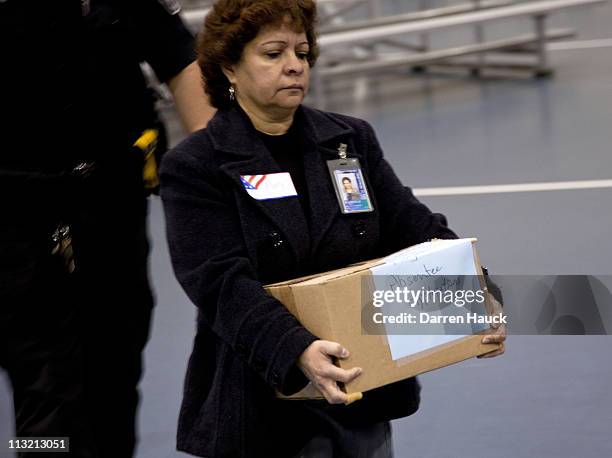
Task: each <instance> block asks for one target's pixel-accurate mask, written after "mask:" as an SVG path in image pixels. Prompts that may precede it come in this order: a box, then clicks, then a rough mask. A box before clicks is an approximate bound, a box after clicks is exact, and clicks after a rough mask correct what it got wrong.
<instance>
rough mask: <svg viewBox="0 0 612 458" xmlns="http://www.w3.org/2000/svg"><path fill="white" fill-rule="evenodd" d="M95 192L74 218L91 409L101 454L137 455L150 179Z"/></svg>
mask: <svg viewBox="0 0 612 458" xmlns="http://www.w3.org/2000/svg"><path fill="white" fill-rule="evenodd" d="M133 183H134V184H135V185H139V186H138V187H134V188H133V189H131V188H129V187H126V188H125V189H121V188H120V189H115V190H107V192H105V193H103V194H98V193H95V194H93V197H92V198H90V200H89V201H88V202H87V205H83V206H82V209H81V211H80V213H79V218H78V219H77V220H76V222H75V224H74V250H75V253H77V256H76V263H77V272H76V273H75V280H76V282H77V284H78V287H77V290H78V293H79V300H80V301H81V304H80V309H81V326H82V330H83V335H82V340H83V342H84V353H85V355H86V358H85V385H84V386H85V398H86V410H87V413H88V416H89V420H90V424H91V427H92V430H93V434H94V442H95V444H96V448H97V451H98V453H99V456H100V457H101V458H107V457H109V458H110V457H112V458H123V457H126V458H129V457H131V456H132V455H133V453H134V448H135V444H136V414H137V406H138V402H139V392H138V389H137V386H138V383H139V380H140V378H141V374H142V352H143V350H144V346H145V344H146V342H147V340H148V336H149V328H150V322H151V312H152V307H153V297H152V294H151V289H150V285H149V280H148V263H147V259H148V252H149V245H148V241H147V233H146V216H147V202H146V200H145V198H144V196H143V195H142V185H141V184H140V182H139V181H136V180H134V181H133Z"/></svg>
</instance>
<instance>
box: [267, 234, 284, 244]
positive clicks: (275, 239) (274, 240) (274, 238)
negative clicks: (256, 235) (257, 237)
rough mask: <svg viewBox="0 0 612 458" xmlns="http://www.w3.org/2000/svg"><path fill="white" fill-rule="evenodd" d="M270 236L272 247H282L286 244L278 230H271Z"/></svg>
mask: <svg viewBox="0 0 612 458" xmlns="http://www.w3.org/2000/svg"><path fill="white" fill-rule="evenodd" d="M268 236H269V238H270V244H271V245H272V248H281V247H282V246H283V245H284V244H285V241H284V240H283V238H282V237H281V235H280V234H279V233H278V232H277V231H272V232H270V234H268Z"/></svg>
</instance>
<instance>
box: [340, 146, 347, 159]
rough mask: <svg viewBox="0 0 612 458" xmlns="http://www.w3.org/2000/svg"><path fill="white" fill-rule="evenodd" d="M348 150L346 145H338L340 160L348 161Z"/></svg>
mask: <svg viewBox="0 0 612 458" xmlns="http://www.w3.org/2000/svg"><path fill="white" fill-rule="evenodd" d="M346 148H347V145H346V143H340V145H338V156H340V159H346Z"/></svg>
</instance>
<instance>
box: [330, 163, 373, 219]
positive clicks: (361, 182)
mask: <svg viewBox="0 0 612 458" xmlns="http://www.w3.org/2000/svg"><path fill="white" fill-rule="evenodd" d="M327 168H328V169H329V173H330V175H331V179H332V183H333V184H334V189H335V190H336V197H337V198H338V203H339V204H340V211H341V212H342V213H344V214H350V213H365V212H371V211H374V206H373V205H372V201H371V199H370V195H369V193H368V188H367V186H366V182H365V179H364V178H363V173H362V171H361V165H359V159H357V158H346V159H335V160H331V161H327Z"/></svg>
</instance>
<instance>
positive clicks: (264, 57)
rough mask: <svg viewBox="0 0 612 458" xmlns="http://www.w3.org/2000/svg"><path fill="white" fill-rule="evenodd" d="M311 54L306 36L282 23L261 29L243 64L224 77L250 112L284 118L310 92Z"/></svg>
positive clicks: (246, 52)
mask: <svg viewBox="0 0 612 458" xmlns="http://www.w3.org/2000/svg"><path fill="white" fill-rule="evenodd" d="M308 51H309V46H308V41H307V39H306V34H304V33H297V32H294V31H293V30H291V29H290V28H289V27H288V25H287V23H283V25H281V26H280V27H274V28H264V29H262V30H261V31H260V32H259V34H258V35H257V36H256V37H255V38H254V39H253V40H252V41H250V42H249V43H248V44H247V45H246V46H245V48H244V50H243V52H242V57H241V58H240V61H239V62H238V63H237V64H235V65H233V66H232V67H231V68H230V69H225V70H224V73H225V75H226V76H227V78H228V79H229V81H230V82H231V83H232V84H233V86H234V89H235V91H236V97H237V99H238V102H239V103H240V104H241V105H242V107H243V108H244V109H245V110H246V111H247V112H249V111H257V112H259V113H262V114H264V115H268V116H274V115H279V116H283V115H286V113H287V112H293V111H295V109H296V108H297V107H298V106H299V105H300V104H301V103H302V100H304V96H305V95H306V93H307V92H308V87H309V79H310V65H309V64H308V60H307V58H308Z"/></svg>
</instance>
